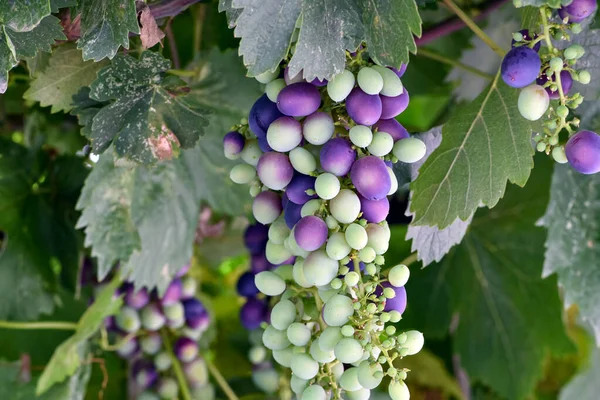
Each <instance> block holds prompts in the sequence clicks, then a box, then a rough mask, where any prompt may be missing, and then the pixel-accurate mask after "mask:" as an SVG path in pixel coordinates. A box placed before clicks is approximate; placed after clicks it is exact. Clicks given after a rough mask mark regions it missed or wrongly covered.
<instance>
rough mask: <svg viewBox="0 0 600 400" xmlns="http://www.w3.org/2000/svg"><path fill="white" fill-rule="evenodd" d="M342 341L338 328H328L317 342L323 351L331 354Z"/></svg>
mask: <svg viewBox="0 0 600 400" xmlns="http://www.w3.org/2000/svg"><path fill="white" fill-rule="evenodd" d="M340 340H342V332H341V329H340V328H339V327H337V326H328V327H327V328H325V329H324V330H323V332H321V335H320V336H319V338H318V339H317V340H316V342H317V344H318V345H319V348H320V349H321V350H322V351H325V352H331V351H333V349H334V348H335V345H336V344H337V343H338V342H339V341H340Z"/></svg>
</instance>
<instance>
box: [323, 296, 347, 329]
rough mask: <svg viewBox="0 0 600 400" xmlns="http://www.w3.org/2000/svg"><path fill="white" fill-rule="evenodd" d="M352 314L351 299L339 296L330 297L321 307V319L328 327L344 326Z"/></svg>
mask: <svg viewBox="0 0 600 400" xmlns="http://www.w3.org/2000/svg"><path fill="white" fill-rule="evenodd" d="M352 314H354V306H353V304H352V299H350V297H348V296H344V295H340V294H336V295H335V296H332V297H331V298H330V299H329V301H327V303H325V306H324V307H323V319H324V320H325V323H326V324H327V325H329V326H342V325H345V324H346V323H347V322H348V319H349V318H350V316H352Z"/></svg>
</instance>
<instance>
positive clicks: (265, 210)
mask: <svg viewBox="0 0 600 400" xmlns="http://www.w3.org/2000/svg"><path fill="white" fill-rule="evenodd" d="M252 214H253V215H254V218H256V220H257V221H258V222H260V223H261V224H270V223H272V222H273V221H275V220H276V219H277V217H279V214H281V198H280V197H279V195H278V194H277V193H275V192H270V191H265V192H260V193H259V194H258V196H256V197H255V198H254V201H253V202H252Z"/></svg>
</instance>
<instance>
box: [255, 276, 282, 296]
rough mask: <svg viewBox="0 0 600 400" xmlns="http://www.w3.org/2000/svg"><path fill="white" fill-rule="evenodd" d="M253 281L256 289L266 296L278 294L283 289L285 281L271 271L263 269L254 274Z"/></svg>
mask: <svg viewBox="0 0 600 400" xmlns="http://www.w3.org/2000/svg"><path fill="white" fill-rule="evenodd" d="M254 283H255V284H256V287H257V288H258V290H260V292H261V293H264V294H266V295H267V296H279V295H280V294H281V293H283V292H284V290H285V281H284V280H283V279H281V277H280V276H279V275H277V274H276V273H275V272H272V271H263V272H260V273H258V274H256V276H255V277H254Z"/></svg>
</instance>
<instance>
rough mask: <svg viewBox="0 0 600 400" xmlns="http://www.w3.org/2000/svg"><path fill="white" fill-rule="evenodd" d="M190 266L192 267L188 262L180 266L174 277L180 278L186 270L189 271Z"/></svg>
mask: <svg viewBox="0 0 600 400" xmlns="http://www.w3.org/2000/svg"><path fill="white" fill-rule="evenodd" d="M191 267H192V264H190V263H187V264H185V265H184V266H183V267H181V268H180V269H179V271H177V272H176V273H175V278H181V277H183V276H184V275H186V274H187V273H188V272H190V268H191Z"/></svg>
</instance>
